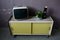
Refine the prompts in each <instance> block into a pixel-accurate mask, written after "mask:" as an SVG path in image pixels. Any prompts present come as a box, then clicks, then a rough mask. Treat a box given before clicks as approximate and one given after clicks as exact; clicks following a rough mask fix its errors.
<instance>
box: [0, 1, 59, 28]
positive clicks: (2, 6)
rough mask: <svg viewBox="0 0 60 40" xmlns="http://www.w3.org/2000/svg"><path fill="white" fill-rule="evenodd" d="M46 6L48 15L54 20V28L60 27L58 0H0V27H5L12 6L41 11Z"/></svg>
mask: <svg viewBox="0 0 60 40" xmlns="http://www.w3.org/2000/svg"><path fill="white" fill-rule="evenodd" d="M45 5H47V6H48V10H49V14H50V15H51V16H52V18H53V19H54V21H55V23H54V27H60V0H0V27H7V24H8V19H9V17H10V16H11V14H10V12H11V10H12V8H13V7H14V6H29V7H31V8H34V9H36V10H43V7H44V6H45Z"/></svg>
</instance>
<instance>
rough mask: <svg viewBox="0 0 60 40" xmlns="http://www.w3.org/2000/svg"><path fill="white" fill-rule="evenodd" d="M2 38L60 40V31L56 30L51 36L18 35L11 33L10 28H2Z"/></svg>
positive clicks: (9, 39) (0, 36) (10, 39)
mask: <svg viewBox="0 0 60 40" xmlns="http://www.w3.org/2000/svg"><path fill="white" fill-rule="evenodd" d="M0 40H60V31H59V30H55V32H53V35H52V36H50V37H49V38H48V37H47V36H35V35H34V36H31V35H30V36H16V37H15V38H14V37H13V36H11V35H10V32H9V28H0Z"/></svg>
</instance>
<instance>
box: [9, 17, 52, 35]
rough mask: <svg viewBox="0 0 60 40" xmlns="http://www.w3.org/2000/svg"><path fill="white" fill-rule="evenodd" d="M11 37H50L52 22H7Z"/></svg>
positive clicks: (49, 19)
mask: <svg viewBox="0 0 60 40" xmlns="http://www.w3.org/2000/svg"><path fill="white" fill-rule="evenodd" d="M9 25H10V29H11V32H12V35H51V32H52V27H53V20H52V18H51V17H50V18H47V19H44V20H35V19H34V21H33V20H32V19H29V20H23V21H22V20H20V21H18V20H15V19H11V20H10V21H9Z"/></svg>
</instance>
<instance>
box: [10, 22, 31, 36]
mask: <svg viewBox="0 0 60 40" xmlns="http://www.w3.org/2000/svg"><path fill="white" fill-rule="evenodd" d="M10 28H11V31H12V34H13V35H19V34H21V35H25V34H26V35H28V34H31V23H23V22H22V23H20V22H11V23H10Z"/></svg>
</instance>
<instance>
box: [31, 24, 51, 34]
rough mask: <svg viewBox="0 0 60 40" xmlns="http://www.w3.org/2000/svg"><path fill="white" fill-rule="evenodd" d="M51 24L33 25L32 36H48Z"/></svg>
mask: <svg viewBox="0 0 60 40" xmlns="http://www.w3.org/2000/svg"><path fill="white" fill-rule="evenodd" d="M50 27H51V23H33V27H32V34H36V35H48V34H49V30H50Z"/></svg>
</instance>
